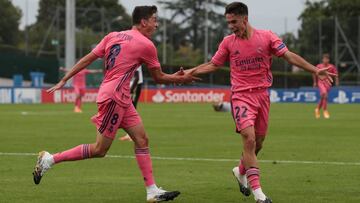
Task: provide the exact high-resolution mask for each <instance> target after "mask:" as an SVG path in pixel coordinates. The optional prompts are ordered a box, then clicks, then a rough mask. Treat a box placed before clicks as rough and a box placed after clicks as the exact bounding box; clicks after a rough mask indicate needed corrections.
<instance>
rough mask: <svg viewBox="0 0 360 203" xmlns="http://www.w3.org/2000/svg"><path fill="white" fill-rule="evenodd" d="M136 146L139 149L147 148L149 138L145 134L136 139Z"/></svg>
mask: <svg viewBox="0 0 360 203" xmlns="http://www.w3.org/2000/svg"><path fill="white" fill-rule="evenodd" d="M135 145H136V147H137V148H146V147H148V146H149V138H148V137H147V136H146V134H144V135H143V136H139V137H138V139H136V142H135Z"/></svg>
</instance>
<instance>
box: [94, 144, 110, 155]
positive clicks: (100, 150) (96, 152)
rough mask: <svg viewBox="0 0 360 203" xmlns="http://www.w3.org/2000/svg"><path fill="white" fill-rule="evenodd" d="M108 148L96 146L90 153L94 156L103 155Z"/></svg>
mask: <svg viewBox="0 0 360 203" xmlns="http://www.w3.org/2000/svg"><path fill="white" fill-rule="evenodd" d="M108 150H109V148H104V147H101V146H96V147H95V150H94V152H93V153H92V154H93V156H94V157H104V156H105V155H106V153H107V152H108Z"/></svg>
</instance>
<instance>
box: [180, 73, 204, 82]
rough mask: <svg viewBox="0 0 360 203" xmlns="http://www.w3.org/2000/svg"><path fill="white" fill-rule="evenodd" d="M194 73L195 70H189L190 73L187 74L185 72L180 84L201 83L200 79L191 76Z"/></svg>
mask: <svg viewBox="0 0 360 203" xmlns="http://www.w3.org/2000/svg"><path fill="white" fill-rule="evenodd" d="M194 71H195V69H190V71H188V72H187V73H186V72H185V71H184V72H185V74H184V75H183V76H182V77H183V78H182V82H181V83H185V84H188V83H193V82H196V81H201V78H199V77H196V76H193V75H192V73H193V72H194Z"/></svg>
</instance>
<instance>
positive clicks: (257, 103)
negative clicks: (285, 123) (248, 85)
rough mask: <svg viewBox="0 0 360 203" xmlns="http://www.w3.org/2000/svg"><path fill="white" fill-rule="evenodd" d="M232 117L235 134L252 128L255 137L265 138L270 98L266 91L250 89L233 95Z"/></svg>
mask: <svg viewBox="0 0 360 203" xmlns="http://www.w3.org/2000/svg"><path fill="white" fill-rule="evenodd" d="M231 105H232V106H231V109H232V115H233V118H234V121H235V125H236V132H237V133H240V131H241V130H243V129H245V128H247V127H250V126H254V128H255V134H256V135H257V136H265V135H266V133H267V129H268V123H269V109H270V98H269V93H268V91H267V89H251V90H247V91H243V92H236V93H233V95H232V96H231Z"/></svg>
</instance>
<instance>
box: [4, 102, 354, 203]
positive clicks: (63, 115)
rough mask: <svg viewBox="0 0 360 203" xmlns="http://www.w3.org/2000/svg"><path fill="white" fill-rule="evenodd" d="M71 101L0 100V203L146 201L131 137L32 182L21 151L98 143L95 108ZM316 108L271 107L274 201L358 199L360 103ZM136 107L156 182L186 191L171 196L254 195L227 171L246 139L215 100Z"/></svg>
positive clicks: (267, 185)
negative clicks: (324, 115) (318, 112)
mask: <svg viewBox="0 0 360 203" xmlns="http://www.w3.org/2000/svg"><path fill="white" fill-rule="evenodd" d="M72 108H73V106H72V104H66V105H65V104H64V105H63V104H56V105H55V104H52V105H43V104H42V105H0V138H1V139H0V202H11V203H14V202H24V203H25V202H26V203H28V202H37V203H38V202H77V203H78V202H84V203H85V202H86V203H88V202H109V203H110V202H124V203H137V202H145V189H144V186H143V181H142V178H141V177H140V171H139V169H138V168H137V165H136V161H135V159H134V158H131V157H129V156H133V146H132V143H130V142H120V141H117V140H115V141H114V143H113V145H112V147H111V149H110V151H109V153H108V155H116V156H115V157H107V158H103V159H92V160H85V161H78V162H67V163H63V164H59V165H56V166H54V168H53V169H51V170H50V171H48V173H46V174H45V176H44V177H43V179H42V182H41V184H40V185H34V183H33V180H32V175H31V173H32V170H33V167H34V164H35V161H36V156H34V155H31V154H30V155H26V154H23V153H37V152H38V151H41V150H48V151H49V152H51V153H54V152H58V151H62V150H65V149H68V148H70V147H74V146H76V145H78V144H84V143H92V142H94V140H95V127H94V125H93V124H92V123H91V122H90V117H91V116H92V115H93V114H94V113H95V112H96V105H95V104H85V106H84V113H82V114H74V113H73V112H72ZM314 108H315V104H272V107H271V113H270V128H269V133H268V136H267V139H266V141H265V143H264V149H263V151H261V153H260V155H259V159H260V160H263V161H262V162H261V163H260V167H261V183H262V187H263V191H264V192H265V193H266V194H267V195H268V196H269V197H271V198H272V199H273V202H274V203H288V202H291V203H304V202H305V203H311V202H314V203H319V202H324V203H325V202H326V203H329V202H331V203H333V202H334V203H350V202H354V203H355V202H360V195H359V192H360V106H358V105H329V110H330V113H331V119H329V120H324V119H320V120H316V119H315V118H314V116H313V110H314ZM139 113H140V114H141V116H142V118H143V121H144V124H145V128H146V131H147V133H148V135H149V137H150V145H151V154H152V156H154V159H153V165H154V174H155V178H156V181H157V184H158V185H159V186H162V187H164V189H168V190H179V191H181V193H182V194H181V195H180V196H179V197H178V198H177V199H176V200H175V201H174V203H212V202H214V203H215V202H216V203H230V202H231V203H240V202H244V203H250V202H254V199H253V197H252V196H251V197H248V198H245V197H243V196H242V195H241V194H240V193H239V190H238V186H237V184H236V182H235V180H234V178H233V177H232V174H231V169H232V168H233V167H234V166H235V165H237V161H235V160H237V159H238V158H239V157H240V154H241V146H242V145H241V139H240V137H239V136H238V135H237V134H236V133H235V132H234V124H233V121H232V118H231V115H230V113H217V112H214V111H213V110H212V108H211V105H210V104H140V105H139ZM122 134H123V132H122V131H119V133H118V136H120V135H122ZM6 153H18V154H6ZM162 158H169V159H162ZM176 158H179V159H176ZM180 158H193V160H190V159H187V160H181V159H180ZM273 160H282V161H293V162H290V163H283V162H274V161H273ZM304 161H310V162H304Z"/></svg>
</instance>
